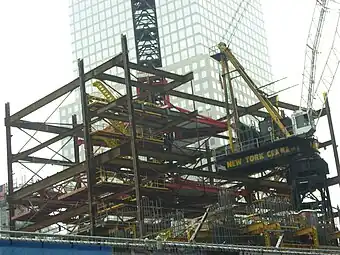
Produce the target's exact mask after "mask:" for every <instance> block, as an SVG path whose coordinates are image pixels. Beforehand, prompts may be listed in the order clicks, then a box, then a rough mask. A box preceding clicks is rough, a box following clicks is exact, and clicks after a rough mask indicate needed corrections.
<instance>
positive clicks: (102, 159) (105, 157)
mask: <svg viewBox="0 0 340 255" xmlns="http://www.w3.org/2000/svg"><path fill="white" fill-rule="evenodd" d="M124 146H126V145H122V146H120V147H116V148H113V149H111V150H109V151H106V152H105V153H103V154H100V155H97V156H96V157H94V161H95V162H96V165H102V164H105V163H107V162H109V161H110V160H112V159H114V158H116V157H118V156H120V155H121V152H122V151H123V149H124ZM83 172H85V165H84V162H82V163H80V164H78V165H75V166H72V167H70V168H68V169H66V170H63V171H61V172H59V173H56V174H54V175H51V176H49V177H46V178H45V179H43V180H41V181H38V182H36V183H33V184H31V185H28V186H26V187H24V188H21V189H19V190H17V191H15V192H13V194H12V195H11V196H9V199H10V200H18V199H22V198H24V197H27V196H29V195H31V194H33V193H35V192H38V191H39V190H42V189H46V188H49V187H51V186H53V185H55V184H57V183H60V182H62V181H65V180H67V179H69V178H72V177H73V176H75V175H77V174H80V173H83Z"/></svg>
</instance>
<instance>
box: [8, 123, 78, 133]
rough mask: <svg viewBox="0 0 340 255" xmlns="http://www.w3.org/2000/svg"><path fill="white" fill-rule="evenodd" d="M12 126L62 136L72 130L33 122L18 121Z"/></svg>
mask: <svg viewBox="0 0 340 255" xmlns="http://www.w3.org/2000/svg"><path fill="white" fill-rule="evenodd" d="M11 126H12V127H17V128H22V129H28V130H35V131H41V132H46V133H52V134H62V133H65V132H67V131H71V130H72V129H71V128H66V127H59V126H54V125H48V124H46V123H43V122H31V121H26V120H19V121H16V122H15V123H12V124H11Z"/></svg>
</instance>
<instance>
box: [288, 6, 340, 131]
mask: <svg viewBox="0 0 340 255" xmlns="http://www.w3.org/2000/svg"><path fill="white" fill-rule="evenodd" d="M333 2H334V3H336V2H335V1H332V0H316V1H315V7H314V12H313V18H312V22H311V24H310V28H309V33H308V38H307V43H306V50H305V61H304V69H303V75H302V86H301V100H300V108H299V110H297V111H295V112H294V113H293V115H292V122H293V129H294V133H295V134H296V135H302V134H313V133H314V132H315V130H316V123H315V119H317V118H318V117H320V115H319V116H317V114H315V112H314V111H313V102H314V99H315V98H316V97H320V95H318V93H319V90H318V88H319V87H320V85H324V87H325V88H324V89H326V90H327V91H326V92H328V91H329V90H330V88H331V86H332V84H333V81H334V79H335V77H336V74H337V70H338V67H339V57H338V52H337V47H336V43H337V40H336V39H339V37H340V36H339V30H338V29H339V18H340V12H339V10H338V9H336V12H337V18H336V20H337V22H336V27H335V30H334V34H333V39H332V45H331V46H330V49H329V52H328V55H327V57H326V61H325V65H324V67H323V69H322V71H321V74H320V77H319V78H317V75H316V74H317V67H319V66H320V62H319V61H318V58H319V54H320V50H319V46H320V42H321V39H322V34H323V30H324V25H325V22H326V17H328V16H329V13H330V12H331V11H332V8H331V6H330V5H331V3H333ZM323 92H325V91H323ZM325 95H327V93H326V94H325ZM304 105H305V106H306V107H305V108H304V107H303V106H304Z"/></svg>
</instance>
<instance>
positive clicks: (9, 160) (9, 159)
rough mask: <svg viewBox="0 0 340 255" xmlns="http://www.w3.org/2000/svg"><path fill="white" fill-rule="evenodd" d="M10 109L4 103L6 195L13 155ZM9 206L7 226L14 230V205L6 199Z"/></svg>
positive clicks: (10, 193) (11, 178) (9, 186)
mask: <svg viewBox="0 0 340 255" xmlns="http://www.w3.org/2000/svg"><path fill="white" fill-rule="evenodd" d="M10 117H11V111H10V106H9V103H6V104H5V125H6V144H7V178H8V181H7V182H8V183H7V185H8V196H9V197H10V196H11V195H12V194H13V155H12V134H11V123H10ZM8 207H9V228H10V230H15V221H14V220H13V217H14V207H13V205H12V203H11V201H10V200H9V201H8Z"/></svg>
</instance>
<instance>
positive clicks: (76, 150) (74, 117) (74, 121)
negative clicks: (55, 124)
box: [72, 114, 80, 164]
mask: <svg viewBox="0 0 340 255" xmlns="http://www.w3.org/2000/svg"><path fill="white" fill-rule="evenodd" d="M72 126H73V128H75V127H76V126H77V115H75V114H74V115H72ZM73 153H74V162H75V163H76V164H79V162H80V158H79V145H78V137H77V136H76V135H75V136H73Z"/></svg>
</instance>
